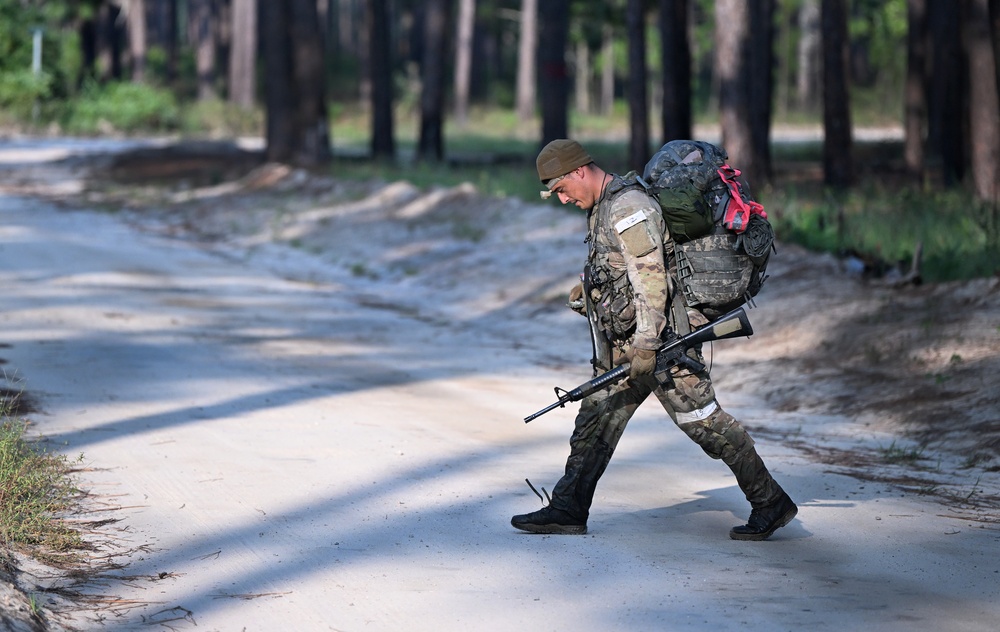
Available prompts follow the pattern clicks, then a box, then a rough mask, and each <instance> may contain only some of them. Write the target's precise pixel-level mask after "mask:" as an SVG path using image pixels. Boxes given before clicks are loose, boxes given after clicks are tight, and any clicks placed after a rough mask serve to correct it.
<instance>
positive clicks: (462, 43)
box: [455, 0, 476, 127]
mask: <svg viewBox="0 0 1000 632" xmlns="http://www.w3.org/2000/svg"><path fill="white" fill-rule="evenodd" d="M458 6H459V10H458V37H457V39H456V42H455V122H456V123H458V125H459V126H461V127H465V124H466V123H467V122H468V119H469V84H470V80H471V78H472V33H473V27H474V26H475V22H476V0H459V3H458Z"/></svg>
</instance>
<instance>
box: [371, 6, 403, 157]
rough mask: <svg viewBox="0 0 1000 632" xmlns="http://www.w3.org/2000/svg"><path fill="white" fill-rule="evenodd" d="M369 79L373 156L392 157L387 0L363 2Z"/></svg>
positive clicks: (394, 146)
mask: <svg viewBox="0 0 1000 632" xmlns="http://www.w3.org/2000/svg"><path fill="white" fill-rule="evenodd" d="M366 20H367V21H368V31H369V45H370V46H371V54H370V58H371V62H370V64H369V68H370V69H371V70H370V73H371V83H372V157H374V158H393V157H394V156H395V155H396V141H395V137H394V134H393V118H392V104H393V97H392V61H391V54H390V42H389V0H370V1H369V2H368V3H366Z"/></svg>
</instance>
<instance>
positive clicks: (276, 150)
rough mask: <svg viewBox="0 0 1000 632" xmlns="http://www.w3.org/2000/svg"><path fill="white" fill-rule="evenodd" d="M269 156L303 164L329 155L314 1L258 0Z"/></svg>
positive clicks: (321, 44)
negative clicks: (262, 43) (262, 1)
mask: <svg viewBox="0 0 1000 632" xmlns="http://www.w3.org/2000/svg"><path fill="white" fill-rule="evenodd" d="M261 9H262V13H261V19H262V21H263V24H262V26H263V28H262V35H263V40H264V67H265V82H264V92H265V100H266V103H267V152H266V153H267V158H268V160H273V161H278V162H291V163H294V164H299V165H303V166H316V165H319V164H322V163H325V162H327V161H328V160H329V159H330V131H329V129H330V128H329V124H328V122H327V117H326V89H325V84H324V78H323V52H324V48H323V40H322V38H321V37H320V32H319V21H318V15H317V13H316V3H315V0H287V2H281V3H279V2H264V3H262V4H261Z"/></svg>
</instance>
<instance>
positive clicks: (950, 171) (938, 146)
mask: <svg viewBox="0 0 1000 632" xmlns="http://www.w3.org/2000/svg"><path fill="white" fill-rule="evenodd" d="M961 6H962V5H961V4H960V3H957V2H931V3H930V5H929V6H928V23H929V24H930V28H931V42H932V49H933V51H934V53H933V55H934V59H933V67H932V68H931V72H930V77H929V82H930V90H929V93H930V99H929V101H928V112H929V116H928V120H927V156H928V159H931V158H933V159H935V160H936V161H937V162H939V163H940V165H941V175H942V179H943V181H944V183H945V185H948V186H951V185H955V184H958V183H959V182H961V181H962V179H963V177H964V176H965V156H966V147H967V146H968V145H967V140H966V133H965V131H964V129H963V123H962V121H963V120H964V119H965V118H966V117H965V103H966V89H965V83H966V81H965V77H966V75H967V65H966V63H965V58H964V54H965V53H964V51H963V50H962V46H961V40H960V38H961V22H962V8H961Z"/></svg>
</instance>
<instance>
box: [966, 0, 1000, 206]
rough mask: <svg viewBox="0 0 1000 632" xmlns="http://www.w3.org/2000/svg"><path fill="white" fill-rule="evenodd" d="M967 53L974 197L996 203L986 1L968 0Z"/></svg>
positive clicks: (996, 106) (998, 147)
mask: <svg viewBox="0 0 1000 632" xmlns="http://www.w3.org/2000/svg"><path fill="white" fill-rule="evenodd" d="M964 39H965V42H966V47H967V49H968V54H969V127H970V129H971V130H972V134H971V136H970V141H971V147H970V159H971V161H970V164H971V167H972V181H973V185H974V188H975V191H976V196H977V197H978V198H979V199H980V200H983V201H984V202H990V203H997V202H1000V195H998V192H1000V186H998V179H1000V99H998V97H997V83H996V81H997V78H996V77H997V76H996V68H995V66H996V62H995V59H994V56H993V43H992V41H991V40H990V19H989V4H988V2H987V0H972V1H971V3H970V5H969V16H968V19H967V21H966V30H965V38H964Z"/></svg>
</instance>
